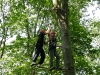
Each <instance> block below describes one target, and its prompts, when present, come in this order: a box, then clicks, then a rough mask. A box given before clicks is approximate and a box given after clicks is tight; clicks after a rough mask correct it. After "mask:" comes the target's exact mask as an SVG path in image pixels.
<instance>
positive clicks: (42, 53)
mask: <svg viewBox="0 0 100 75" xmlns="http://www.w3.org/2000/svg"><path fill="white" fill-rule="evenodd" d="M40 56H41V58H40V61H39V63H38V64H40V65H41V64H43V62H44V60H45V52H44V50H43V49H41V53H40Z"/></svg>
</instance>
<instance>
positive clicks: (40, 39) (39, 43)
mask: <svg viewBox="0 0 100 75" xmlns="http://www.w3.org/2000/svg"><path fill="white" fill-rule="evenodd" d="M44 35H45V34H44V33H41V32H40V34H39V35H38V40H37V43H36V47H40V48H42V47H43V43H44Z"/></svg>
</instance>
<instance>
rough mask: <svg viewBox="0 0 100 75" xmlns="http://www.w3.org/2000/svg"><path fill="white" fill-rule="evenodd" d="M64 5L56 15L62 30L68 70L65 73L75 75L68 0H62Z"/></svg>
mask: <svg viewBox="0 0 100 75" xmlns="http://www.w3.org/2000/svg"><path fill="white" fill-rule="evenodd" d="M61 3H62V7H61V8H58V9H56V15H57V19H58V23H59V27H60V31H61V39H62V48H63V51H62V52H63V58H64V68H65V69H66V72H65V73H64V75H75V70H74V59H73V53H72V49H71V41H70V33H69V24H68V13H69V11H68V0H61Z"/></svg>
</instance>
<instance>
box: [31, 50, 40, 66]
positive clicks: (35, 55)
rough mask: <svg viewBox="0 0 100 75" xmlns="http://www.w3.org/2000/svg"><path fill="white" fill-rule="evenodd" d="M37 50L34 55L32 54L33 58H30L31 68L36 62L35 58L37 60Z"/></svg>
mask: <svg viewBox="0 0 100 75" xmlns="http://www.w3.org/2000/svg"><path fill="white" fill-rule="evenodd" d="M39 53H40V52H39V49H36V50H35V54H34V56H33V58H32V61H33V62H32V64H31V66H33V65H34V64H36V63H35V62H36V60H37V58H38V56H39Z"/></svg>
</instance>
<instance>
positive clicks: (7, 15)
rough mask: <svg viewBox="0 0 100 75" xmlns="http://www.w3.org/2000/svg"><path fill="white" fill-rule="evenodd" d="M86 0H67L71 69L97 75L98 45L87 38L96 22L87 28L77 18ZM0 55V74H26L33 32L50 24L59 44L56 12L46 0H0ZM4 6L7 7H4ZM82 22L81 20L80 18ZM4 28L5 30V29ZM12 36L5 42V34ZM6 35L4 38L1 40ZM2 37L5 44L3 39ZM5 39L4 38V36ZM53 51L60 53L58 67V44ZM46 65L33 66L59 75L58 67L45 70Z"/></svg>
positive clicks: (92, 33) (46, 74)
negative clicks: (94, 45)
mask: <svg viewBox="0 0 100 75" xmlns="http://www.w3.org/2000/svg"><path fill="white" fill-rule="evenodd" d="M87 3H88V0H84V1H83V0H69V9H70V13H69V25H70V34H71V44H72V50H73V55H74V59H75V67H76V68H75V69H76V74H78V75H98V74H99V73H100V72H99V70H100V69H99V67H100V66H99V57H100V53H99V51H100V48H94V47H93V46H92V45H91V42H92V40H93V38H94V37H96V36H97V35H98V31H97V29H99V22H96V21H95V22H93V21H92V22H91V23H90V26H89V27H91V30H89V29H87V28H86V27H85V23H83V24H82V22H81V21H80V20H81V18H82V14H83V12H80V10H81V9H82V8H85V6H87ZM0 4H1V6H0V8H1V10H0V16H1V18H0V19H1V20H0V55H1V53H2V52H3V51H4V52H3V57H2V58H1V59H0V70H1V74H2V73H3V72H4V73H5V75H29V74H30V72H31V71H33V70H35V68H34V67H32V69H33V70H32V69H30V64H31V62H32V60H31V59H32V57H31V54H32V52H33V51H34V47H35V43H36V39H37V34H38V32H39V30H40V29H46V27H47V26H48V25H49V24H50V25H51V26H52V28H53V29H55V30H56V33H57V39H58V43H60V44H61V37H60V31H59V27H58V23H57V18H56V15H55V14H54V13H52V12H50V10H51V9H52V7H53V5H52V1H51V0H50V1H49V0H41V1H40V0H28V1H26V0H1V1H0ZM7 7H8V8H7ZM83 22H84V21H83ZM6 32H7V33H6ZM13 36H16V38H15V40H14V41H12V42H11V43H9V44H7V43H6V42H7V41H9V38H11V37H13ZM5 38H6V40H5ZM1 39H3V40H5V44H6V45H5V44H4V43H3V42H4V41H3V40H1ZM7 39H8V40H7ZM44 48H45V52H46V59H45V63H44V64H43V65H44V66H46V67H49V66H48V64H49V56H48V48H47V45H45V47H44ZM57 51H58V52H59V54H60V57H61V59H60V67H63V57H62V51H61V48H58V49H57ZM48 70H49V69H45V68H44V69H42V70H41V69H38V68H37V69H36V70H35V73H36V74H39V73H40V74H45V75H50V74H54V75H61V74H62V71H53V72H52V73H51V72H49V71H48Z"/></svg>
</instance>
